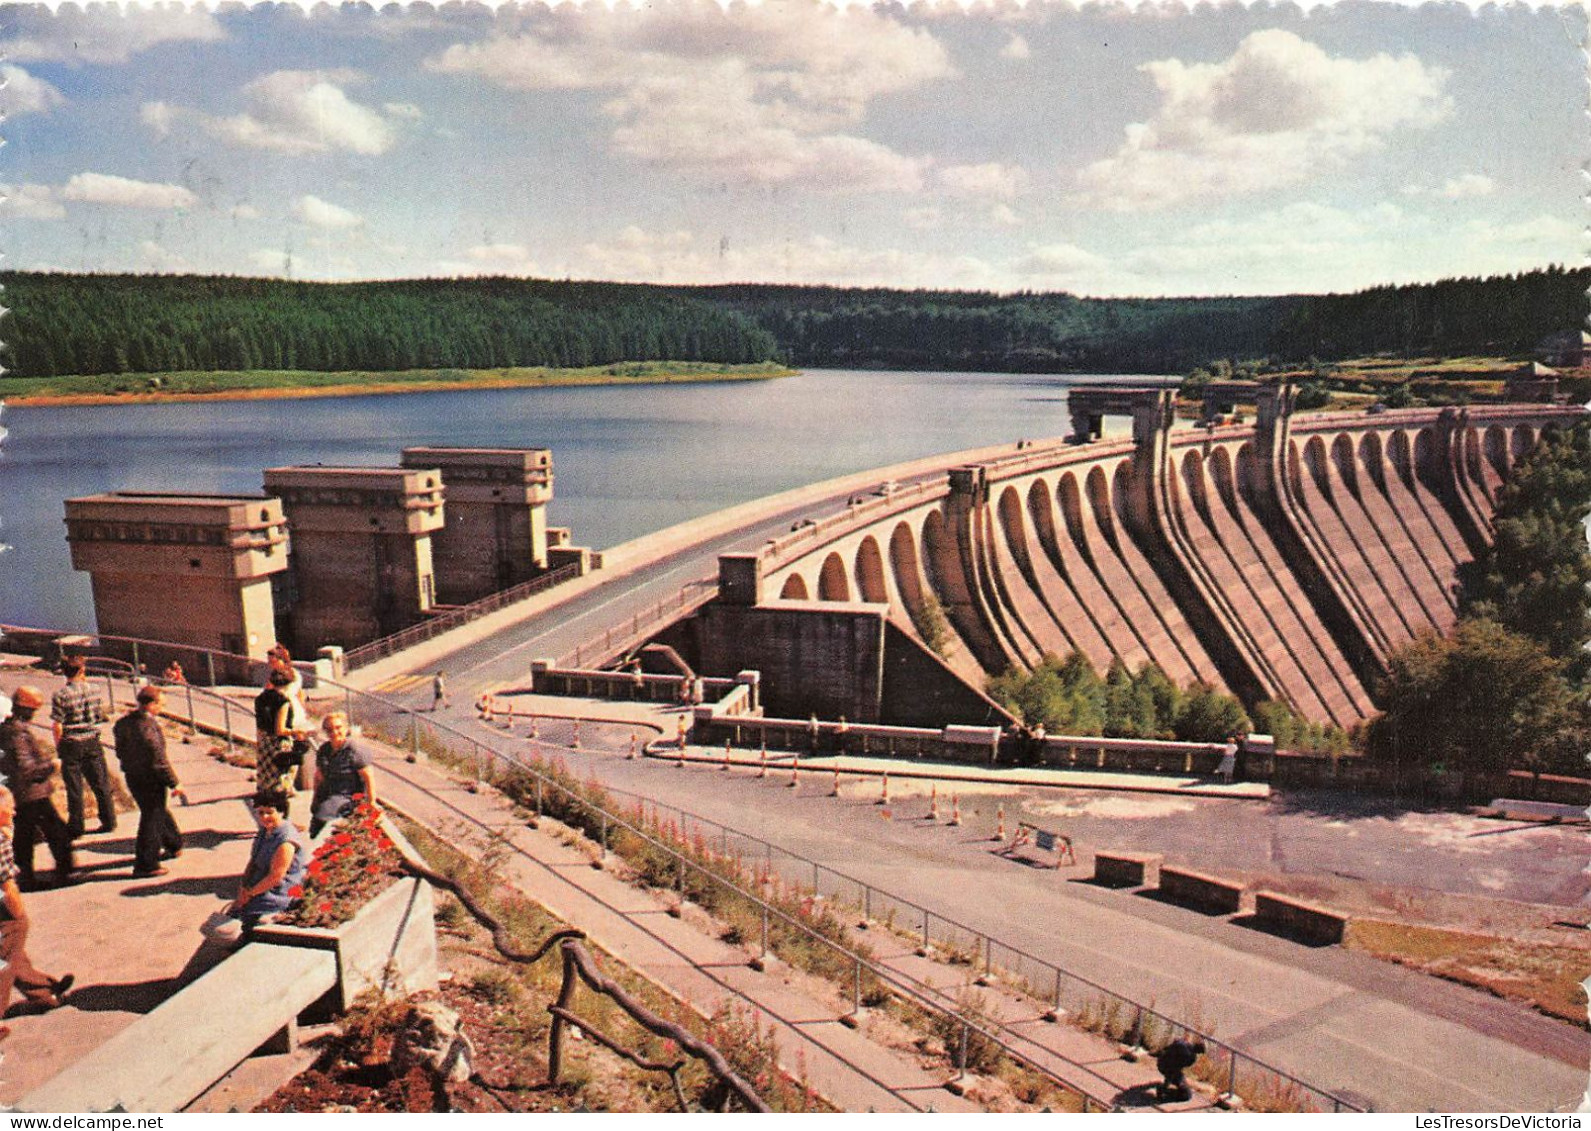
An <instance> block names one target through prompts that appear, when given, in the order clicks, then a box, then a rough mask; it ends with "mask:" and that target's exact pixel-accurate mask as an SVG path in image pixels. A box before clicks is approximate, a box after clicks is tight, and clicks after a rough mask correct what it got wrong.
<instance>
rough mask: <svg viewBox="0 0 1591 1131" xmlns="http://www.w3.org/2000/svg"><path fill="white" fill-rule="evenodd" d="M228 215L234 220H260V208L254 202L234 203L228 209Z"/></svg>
mask: <svg viewBox="0 0 1591 1131" xmlns="http://www.w3.org/2000/svg"><path fill="white" fill-rule="evenodd" d="M227 215H228V216H230V217H231V218H232V219H234V220H258V219H259V218H260V210H259V209H258V208H256V207H254V205H252V204H234V205H233V206H232V207H231V208H230V209H228V210H227Z"/></svg>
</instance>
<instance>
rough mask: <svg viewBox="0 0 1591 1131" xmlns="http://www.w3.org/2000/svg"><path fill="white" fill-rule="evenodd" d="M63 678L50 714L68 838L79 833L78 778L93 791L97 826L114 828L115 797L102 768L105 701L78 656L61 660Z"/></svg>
mask: <svg viewBox="0 0 1591 1131" xmlns="http://www.w3.org/2000/svg"><path fill="white" fill-rule="evenodd" d="M61 671H62V674H64V675H65V676H66V683H65V684H64V685H63V686H62V687H60V688H59V689H58V690H57V691H56V692H55V694H54V695H53V696H51V697H50V719H51V720H52V722H53V724H54V729H55V752H56V754H57V755H58V756H59V757H60V759H61V780H62V781H63V782H64V783H65V784H66V827H67V828H68V829H69V830H70V831H71V833H72V838H73V839H74V840H75V839H76V838H78V837H80V836H82V835H83V784H84V783H85V782H87V783H88V788H90V789H91V790H93V791H94V804H95V805H96V806H97V807H98V809H99V831H100V832H102V833H113V832H115V831H116V800H115V798H114V796H113V795H112V794H111V788H110V772H109V771H108V770H107V769H106V768H105V748H104V747H103V746H101V745H100V740H99V728H100V725H101V724H102V723H104V722H105V721H106V719H107V718H108V716H107V715H106V713H105V703H104V701H103V700H102V699H100V697H99V693H98V692H97V691H95V690H94V689H93V688H92V687H91V686H89V682H88V673H87V670H86V665H85V664H84V662H83V657H82V656H68V657H66V659H64V660H62V661H61Z"/></svg>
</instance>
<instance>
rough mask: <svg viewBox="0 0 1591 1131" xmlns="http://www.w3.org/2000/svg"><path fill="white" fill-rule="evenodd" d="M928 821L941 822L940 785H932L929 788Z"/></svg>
mask: <svg viewBox="0 0 1591 1131" xmlns="http://www.w3.org/2000/svg"><path fill="white" fill-rule="evenodd" d="M928 819H929V820H930V821H937V820H939V786H938V785H931V786H929V787H928Z"/></svg>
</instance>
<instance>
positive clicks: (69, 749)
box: [0, 646, 375, 1040]
mask: <svg viewBox="0 0 1591 1131" xmlns="http://www.w3.org/2000/svg"><path fill="white" fill-rule="evenodd" d="M62 671H63V674H65V676H66V682H65V684H64V685H63V686H62V687H61V688H60V689H59V690H58V691H56V692H55V694H54V696H52V697H51V699H50V715H51V722H52V731H53V735H54V739H55V752H54V754H53V755H52V754H51V753H50V752H49V751H48V750H47V749H46V748H45V746H44V745H43V743H42V742H41V741H40V740H39V738H38V737H37V736H36V735H35V733H34V729H35V726H36V725H37V724H35V722H34V718H35V716H36V715H37V714H38V712H39V711H40V710H42V709H43V707H44V704H45V696H44V693H43V692H42V691H40V690H39V689H38V688H36V687H33V686H29V685H24V686H21V687H18V688H17V689H16V690H15V691H14V692H13V693H12V696H11V701H10V711H9V714H8V715H7V717H6V718H5V720H4V721H3V722H0V1015H3V1014H4V1012H5V1010H6V1008H7V1006H8V1005H9V1003H10V1000H11V995H12V991H13V990H14V989H15V990H20V991H21V993H22V994H23V996H24V997H25V998H26V999H27V1000H28V1001H29V1002H30V1003H31V1004H32V1005H34V1006H35V1007H38V1008H41V1009H52V1008H54V1007H55V1006H57V1005H60V1004H61V1002H62V999H63V996H64V995H65V994H66V992H67V990H68V989H70V987H71V985H72V981H73V977H72V975H71V974H65V975H62V976H61V977H58V978H57V977H51V976H49V975H45V974H43V973H41V972H40V971H38V970H37V969H36V968H35V967H34V966H33V964H32V962H31V961H30V960H29V959H28V956H27V952H26V949H25V946H26V941H27V934H28V915H27V907H26V904H25V902H24V901H23V898H22V897H23V893H24V892H27V891H32V890H36V889H37V888H39V887H41V886H43V884H42V883H41V881H40V878H39V876H38V875H37V871H36V869H35V864H34V853H35V848H36V843H37V841H39V840H41V839H42V840H43V841H44V843H45V844H46V845H47V846H48V848H49V850H50V855H51V858H52V860H53V862H54V877H53V881H54V885H56V886H59V885H65V884H71V883H74V882H76V881H77V880H78V879H79V878H80V877H79V875H78V874H77V872H76V871H75V867H74V854H73V842H74V841H75V840H77V839H78V838H80V837H82V836H84V835H85V833H86V817H85V809H86V803H85V790H86V792H88V793H91V794H92V795H93V797H94V803H95V808H96V811H97V817H98V822H99V824H98V828H97V830H96V831H97V832H99V833H110V832H114V831H115V830H116V828H117V818H116V803H115V796H114V794H113V792H112V789H111V781H110V773H109V771H108V769H107V767H106V761H105V751H104V748H103V746H102V744H101V740H100V728H101V726H103V724H105V723H106V722H107V721H108V714H107V712H106V709H105V705H104V701H103V700H102V699H101V698H100V697H99V695H98V694H97V693H96V691H95V690H94V688H93V687H92V686H91V685H90V684H89V682H88V679H87V674H86V666H85V664H84V661H83V658H82V657H81V656H68V657H66V658H65V660H64V661H63V663H62ZM167 682H176V681H175V680H171V679H170V678H169V674H168V679H167ZM164 706H165V692H164V690H163V688H162V686H161V685H159V684H155V683H149V684H145V685H144V686H142V687H140V688H139V689H138V692H137V695H136V701H135V705H134V707H133V709H132V710H130V711H128V712H127V713H126V714H125V715H123V716H122V717H121V718H119V719H117V720H116V722H115V725H114V727H113V730H112V733H113V739H114V744H115V750H116V755H117V759H118V761H119V762H120V763H121V770H122V776H123V777H124V779H125V780H126V783H127V791H128V792H129V793H130V794H131V795H132V798H133V801H134V802H135V804H136V805H137V807H138V814H139V817H138V832H137V836H136V838H135V846H134V853H133V868H132V872H133V875H134V876H135V877H138V878H143V877H152V876H161V875H165V874H166V873H167V868H166V867H165V865H164V863H163V861H166V860H171V859H175V858H176V857H178V856H180V855H181V854H182V849H183V838H182V833H181V830H180V829H179V828H178V827H177V822H176V820H175V818H174V817H173V816H172V814H171V810H170V808H169V800H170V798H171V797H173V796H176V797H180V798H182V799H183V800H184V801H186V800H187V798H186V794H185V793H184V792H183V789H182V785H181V783H180V782H179V780H178V778H177V775H176V772H175V771H174V769H173V768H172V764H171V761H170V759H169V758H168V757H167V752H166V736H165V731H164V730H163V729H162V727H161V725H160V716H161V714H162V712H163V709H164ZM254 707H255V722H256V730H257V733H256V748H257V751H258V758H257V767H256V774H255V792H254V794H253V796H252V798H251V799H250V807H251V810H252V812H253V815H254V818H255V821H256V823H257V825H258V832H257V833H256V835H255V838H254V843H253V845H252V847H251V849H250V853H249V861H248V865H247V866H246V867H245V869H244V872H243V875H242V877H241V878H240V880H239V883H238V888H237V892H236V895H235V897H234V898H233V899H232V901H231V903H230V904H229V905H228V912H229V913H230V914H231V915H232V916H234V917H236V918H238V919H240V920H241V921H242V923H243V925H244V929H245V931H248V930H252V928H253V927H254V926H255V925H257V924H258V923H259V921H260V920H261V919H262V918H264V917H266V916H269V915H275V914H278V913H280V912H282V911H285V910H287V908H288V906H289V905H290V904H291V902H292V897H291V895H290V893H291V892H292V891H293V889H294V888H295V887H297V886H298V885H299V884H300V882H301V881H302V878H303V875H304V872H305V868H306V866H307V864H308V861H309V849H308V845H307V842H306V840H305V837H304V834H303V833H302V832H301V831H300V830H299V829H298V827H297V826H296V825H295V824H294V823H293V821H292V819H291V801H290V799H291V797H292V796H293V793H294V790H295V785H296V784H297V780H298V776H299V775H300V773H301V772H302V767H303V765H304V762H305V761H306V758H307V755H308V754H309V752H310V750H311V749H312V748H313V746H312V743H311V741H310V736H311V735H313V734H314V728H312V726H311V725H310V719H309V714H308V711H307V710H306V708H305V706H304V699H303V682H302V679H301V678H300V676H299V673H298V671H297V669H296V668H294V666H293V663H292V658H291V656H290V655H289V653H288V652H287V650H286V649H285V648H282V647H280V646H278V647H277V648H274V649H273V650H272V651H271V653H270V656H269V664H268V671H267V676H266V685H265V689H264V690H263V691H261V692H260V694H259V695H258V696H257V697H256V699H255V704H254ZM319 729H320V730H321V731H322V732H323V733H324V736H325V741H324V742H322V743H321V745H320V746H319V748H318V750H316V751H315V772H314V792H313V794H312V800H311V803H310V809H311V812H310V823H309V836H310V837H311V838H313V837H316V836H318V835H319V834H320V832H321V830H322V829H323V828H325V827H326V825H328V824H329V823H331V822H332V821H335V820H337V819H339V818H340V817H343V816H345V815H346V814H347V813H349V812H350V811H351V810H352V809H353V807H354V805H355V798H356V797H357V796H361V795H362V796H364V797H365V798H367V799H369V800H370V801H371V802H374V801H375V788H374V784H375V783H374V779H373V777H372V773H371V768H370V760H369V758H368V757H367V756H366V755H365V753H364V752H363V751H362V750H361V749H360V748H359V747H358V745H357V744H355V743H354V742H353V741H351V728H350V726H349V722H348V717H347V716H346V715H345V714H344V713H342V712H341V711H334V712H332V713H330V714H328V715H326V716H325V718H324V719H322V720H321V726H320V728H319ZM57 772H59V774H60V776H61V780H62V783H63V785H64V786H65V791H66V807H67V814H66V816H65V817H64V818H63V817H62V815H61V813H60V812H59V810H58V809H57V808H56V806H55V803H54V801H53V800H52V794H53V792H54V779H55V776H56V774H57ZM8 1033H9V1029H8V1028H7V1027H6V1026H4V1025H0V1040H3V1039H4V1038H5V1036H6V1035H8Z"/></svg>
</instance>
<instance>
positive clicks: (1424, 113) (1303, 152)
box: [1078, 29, 1452, 210]
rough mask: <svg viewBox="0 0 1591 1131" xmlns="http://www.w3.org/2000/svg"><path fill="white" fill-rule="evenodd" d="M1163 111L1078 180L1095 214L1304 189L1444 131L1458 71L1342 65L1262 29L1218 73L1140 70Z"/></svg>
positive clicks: (1411, 61)
mask: <svg viewBox="0 0 1591 1131" xmlns="http://www.w3.org/2000/svg"><path fill="white" fill-rule="evenodd" d="M1139 69H1140V70H1142V71H1143V72H1144V73H1146V74H1147V75H1149V77H1150V78H1151V79H1152V80H1153V81H1154V84H1155V87H1156V89H1157V90H1158V91H1159V94H1160V105H1159V108H1158V109H1157V110H1156V112H1155V114H1154V116H1153V117H1152V118H1151V119H1150V120H1149V121H1147V122H1135V123H1133V124H1131V125H1129V126H1128V127H1127V131H1126V135H1127V136H1126V140H1125V142H1124V143H1123V145H1122V147H1121V148H1120V149H1119V150H1118V151H1117V152H1116V153H1115V154H1114V155H1112V156H1110V157H1107V158H1104V159H1103V160H1100V161H1096V162H1094V163H1093V164H1091V165H1088V166H1087V167H1085V168H1084V169H1083V170H1082V171H1081V172H1080V173H1079V175H1078V185H1079V188H1080V189H1081V191H1082V193H1083V195H1084V197H1085V198H1086V199H1087V200H1088V201H1090V202H1091V203H1094V204H1096V205H1099V206H1102V207H1109V208H1120V209H1124V210H1125V209H1134V208H1145V207H1157V206H1164V205H1169V204H1174V203H1177V202H1180V201H1183V200H1189V199H1196V198H1203V197H1218V196H1231V195H1235V194H1239V193H1247V192H1257V191H1262V190H1266V189H1272V188H1277V187H1281V186H1284V185H1290V184H1295V183H1297V182H1299V181H1302V180H1305V179H1306V178H1308V177H1310V176H1312V175H1315V174H1318V173H1321V172H1323V171H1326V170H1329V169H1331V168H1334V167H1337V166H1339V165H1341V164H1342V163H1343V162H1345V161H1346V160H1348V159H1350V158H1352V157H1354V156H1356V155H1359V154H1362V153H1365V152H1367V151H1370V150H1373V149H1376V148H1378V147H1380V146H1381V145H1382V144H1384V141H1385V139H1386V137H1387V136H1388V135H1389V134H1390V133H1392V131H1394V130H1396V129H1400V128H1413V129H1418V128H1424V127H1428V126H1431V125H1433V124H1435V123H1436V122H1438V121H1440V120H1441V119H1442V118H1443V117H1445V116H1446V115H1447V114H1448V113H1449V112H1450V111H1451V109H1452V100H1451V99H1450V98H1448V97H1447V96H1446V95H1445V94H1444V93H1443V91H1444V88H1445V86H1446V83H1447V79H1448V72H1447V71H1445V70H1443V69H1442V68H1440V67H1428V66H1426V65H1425V64H1424V63H1422V62H1421V61H1420V60H1419V59H1417V58H1416V57H1415V56H1413V55H1409V54H1404V55H1399V56H1396V57H1393V56H1391V55H1387V54H1385V53H1382V54H1377V55H1374V56H1371V57H1370V58H1368V59H1345V58H1335V57H1333V56H1330V55H1327V54H1326V52H1324V51H1323V50H1321V49H1320V48H1319V47H1317V46H1315V45H1314V44H1313V43H1309V42H1307V41H1305V40H1303V39H1301V38H1299V37H1298V36H1297V35H1294V34H1293V33H1292V32H1290V31H1284V30H1281V29H1270V30H1266V31H1257V32H1254V33H1252V34H1251V35H1249V36H1248V37H1246V38H1245V39H1244V40H1243V41H1242V43H1240V44H1239V45H1238V48H1237V50H1236V51H1235V52H1234V53H1233V54H1232V56H1231V57H1230V58H1228V59H1226V60H1224V61H1222V62H1220V63H1184V62H1182V61H1181V60H1180V59H1161V60H1158V61H1156V62H1152V63H1145V64H1143V66H1142V67H1140V68H1139Z"/></svg>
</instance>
